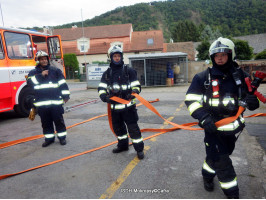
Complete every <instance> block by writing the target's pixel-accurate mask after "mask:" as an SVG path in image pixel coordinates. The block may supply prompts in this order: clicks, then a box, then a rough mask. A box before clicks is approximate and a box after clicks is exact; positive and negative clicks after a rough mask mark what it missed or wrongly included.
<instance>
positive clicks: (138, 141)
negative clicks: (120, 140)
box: [131, 137, 143, 143]
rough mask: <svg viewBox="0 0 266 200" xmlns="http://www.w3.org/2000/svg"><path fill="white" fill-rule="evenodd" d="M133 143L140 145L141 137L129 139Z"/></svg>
mask: <svg viewBox="0 0 266 200" xmlns="http://www.w3.org/2000/svg"><path fill="white" fill-rule="evenodd" d="M131 140H132V142H133V143H140V142H142V141H143V138H142V137H141V138H140V139H131Z"/></svg>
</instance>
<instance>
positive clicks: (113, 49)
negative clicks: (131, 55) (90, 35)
mask: <svg viewBox="0 0 266 200" xmlns="http://www.w3.org/2000/svg"><path fill="white" fill-rule="evenodd" d="M115 53H120V54H121V57H123V51H122V49H121V48H120V47H118V46H111V47H110V48H109V49H108V53H107V56H108V58H110V59H112V56H113V54H115Z"/></svg>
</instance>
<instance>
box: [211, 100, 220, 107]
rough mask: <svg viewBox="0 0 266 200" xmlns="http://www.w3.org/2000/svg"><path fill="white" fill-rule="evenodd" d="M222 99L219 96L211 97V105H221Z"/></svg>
mask: <svg viewBox="0 0 266 200" xmlns="http://www.w3.org/2000/svg"><path fill="white" fill-rule="evenodd" d="M219 103H220V101H219V99H217V98H213V99H209V104H210V106H214V107H217V106H218V105H219Z"/></svg>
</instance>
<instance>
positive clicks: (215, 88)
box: [212, 79, 219, 98]
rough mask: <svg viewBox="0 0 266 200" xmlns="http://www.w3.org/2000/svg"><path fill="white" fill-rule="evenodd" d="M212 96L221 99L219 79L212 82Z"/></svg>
mask: <svg viewBox="0 0 266 200" xmlns="http://www.w3.org/2000/svg"><path fill="white" fill-rule="evenodd" d="M212 92H213V93H212V96H213V97H215V98H217V97H219V84H218V79H215V80H212Z"/></svg>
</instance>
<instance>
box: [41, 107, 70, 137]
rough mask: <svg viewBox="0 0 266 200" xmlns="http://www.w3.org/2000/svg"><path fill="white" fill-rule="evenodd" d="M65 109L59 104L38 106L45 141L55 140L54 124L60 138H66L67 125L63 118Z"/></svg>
mask: <svg viewBox="0 0 266 200" xmlns="http://www.w3.org/2000/svg"><path fill="white" fill-rule="evenodd" d="M63 113H64V109H63V107H62V105H58V106H42V107H39V108H38V114H39V115H40V117H41V122H42V128H43V134H44V137H45V141H54V140H55V134H54V125H55V129H56V132H57V137H58V139H59V140H61V139H65V138H66V135H67V132H66V125H65V122H64V118H63Z"/></svg>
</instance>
